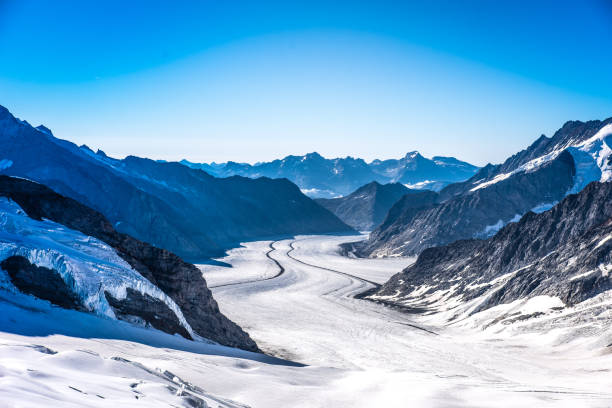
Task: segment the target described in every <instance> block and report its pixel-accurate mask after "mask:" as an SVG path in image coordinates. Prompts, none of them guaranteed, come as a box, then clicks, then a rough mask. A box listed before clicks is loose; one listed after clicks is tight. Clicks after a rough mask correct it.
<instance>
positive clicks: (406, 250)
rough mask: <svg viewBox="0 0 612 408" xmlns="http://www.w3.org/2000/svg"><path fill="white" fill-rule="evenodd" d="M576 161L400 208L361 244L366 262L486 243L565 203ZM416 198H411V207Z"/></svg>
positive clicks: (566, 158) (566, 157)
mask: <svg viewBox="0 0 612 408" xmlns="http://www.w3.org/2000/svg"><path fill="white" fill-rule="evenodd" d="M574 174H575V167H574V161H573V158H572V156H571V155H570V154H569V153H567V152H564V153H562V154H560V155H559V156H558V157H557V158H556V159H554V160H552V161H550V162H549V163H546V164H544V165H543V166H541V167H539V168H537V169H536V170H534V171H531V172H523V173H519V174H516V175H514V176H512V177H508V178H506V179H502V180H500V181H498V182H496V183H492V184H491V185H489V186H487V187H486V188H480V189H475V190H470V191H468V192H466V193H463V194H459V195H457V196H455V197H453V198H451V199H448V200H446V201H442V202H440V201H441V198H440V195H438V196H436V197H435V199H434V197H429V200H426V201H425V202H424V204H423V205H400V203H398V205H396V206H395V207H394V208H393V209H392V211H390V212H389V215H388V216H387V219H386V220H385V222H384V223H383V224H382V225H381V226H380V227H379V228H377V229H376V230H375V231H373V232H372V234H371V236H370V238H369V239H368V240H367V241H364V242H363V243H360V244H357V252H358V253H359V254H361V255H362V256H381V255H384V256H388V255H416V254H419V253H420V252H421V251H422V250H424V249H426V248H428V247H432V246H439V245H445V244H448V243H450V242H453V241H457V240H460V239H468V238H474V237H478V238H486V237H487V236H491V235H493V234H494V233H495V232H497V231H498V230H499V229H500V228H501V227H502V226H504V225H505V224H507V223H508V222H510V221H512V220H515V221H516V220H518V218H520V217H521V215H523V214H525V213H526V212H528V211H530V210H532V209H535V208H537V207H541V206H543V205H544V206H545V205H552V204H553V203H555V202H557V201H559V200H560V199H562V198H563V197H564V196H565V195H566V194H567V192H568V191H569V190H570V189H571V187H572V185H573V183H574ZM411 199H412V197H410V196H409V197H406V198H405V200H406V202H409V201H410V200H411Z"/></svg>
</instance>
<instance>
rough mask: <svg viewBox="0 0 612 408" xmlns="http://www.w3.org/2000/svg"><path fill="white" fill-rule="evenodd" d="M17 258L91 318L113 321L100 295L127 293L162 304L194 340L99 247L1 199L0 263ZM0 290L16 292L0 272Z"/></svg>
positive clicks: (148, 286) (155, 292) (146, 286)
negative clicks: (58, 284) (65, 291)
mask: <svg viewBox="0 0 612 408" xmlns="http://www.w3.org/2000/svg"><path fill="white" fill-rule="evenodd" d="M11 256H22V257H24V258H26V259H28V261H30V263H32V264H33V265H36V266H39V267H45V268H49V269H53V270H55V271H57V272H58V273H59V274H60V276H61V277H62V279H63V280H64V282H65V283H66V284H67V285H68V286H69V287H70V288H71V289H72V291H73V292H74V293H75V294H76V295H77V296H78V297H79V299H80V300H81V301H82V303H83V305H84V306H85V307H86V308H87V309H88V310H89V311H91V312H93V313H95V314H97V315H101V316H106V317H108V318H112V319H115V318H116V316H115V313H114V312H113V309H112V307H111V306H110V305H109V304H108V301H107V300H106V297H105V295H104V292H108V293H109V294H111V295H112V296H113V297H114V298H116V299H120V300H122V299H125V298H126V296H127V289H128V288H131V289H133V290H135V291H136V292H139V293H140V294H142V295H149V296H151V297H153V298H155V299H158V300H160V301H162V302H163V303H164V304H166V306H168V308H170V310H172V311H173V312H174V313H175V315H176V316H177V318H178V319H179V321H180V323H181V325H182V326H183V327H184V328H185V329H186V330H187V332H188V333H189V334H190V335H192V336H193V337H194V338H197V336H196V335H195V334H194V333H193V330H192V328H191V327H190V325H189V323H187V321H186V319H185V317H184V316H183V313H182V311H181V309H180V308H179V307H178V305H177V304H176V303H175V302H174V301H173V300H172V299H171V298H170V297H169V296H168V295H166V294H165V293H164V292H163V291H162V290H160V289H159V288H158V287H156V286H155V285H153V284H152V283H151V282H150V281H148V280H147V279H146V278H144V277H143V276H142V275H141V274H140V273H138V272H137V271H135V270H134V269H133V268H132V267H131V266H130V265H129V264H128V263H127V262H126V261H124V260H123V259H121V258H120V257H119V255H118V254H117V253H116V252H115V251H114V250H113V248H111V247H110V246H108V245H107V244H105V243H104V242H102V241H100V240H98V239H96V238H93V237H90V236H87V235H84V234H82V233H81V232H78V231H75V230H71V229H69V228H66V227H64V226H63V225H61V224H57V223H55V222H52V221H49V220H43V221H37V220H34V219H32V218H30V217H28V216H27V215H26V213H25V212H24V211H23V210H22V209H21V207H20V206H19V205H18V204H16V203H15V202H13V201H11V200H10V199H8V198H6V197H0V259H6V258H8V257H11ZM0 289H4V290H8V291H11V292H15V291H17V288H15V287H14V286H13V285H12V284H11V280H10V278H9V276H8V274H7V273H6V272H5V271H3V270H1V269H0Z"/></svg>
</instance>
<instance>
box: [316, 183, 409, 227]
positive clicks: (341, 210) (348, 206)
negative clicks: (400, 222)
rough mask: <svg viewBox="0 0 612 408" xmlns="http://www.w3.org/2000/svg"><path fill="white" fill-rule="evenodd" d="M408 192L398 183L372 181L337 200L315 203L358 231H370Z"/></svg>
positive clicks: (320, 200)
mask: <svg viewBox="0 0 612 408" xmlns="http://www.w3.org/2000/svg"><path fill="white" fill-rule="evenodd" d="M412 192H415V190H410V189H408V188H407V187H405V186H404V185H403V184H400V183H389V184H380V183H378V182H376V181H373V182H371V183H369V184H366V185H365V186H362V187H360V188H358V189H357V190H355V191H354V192H353V193H351V194H349V195H347V196H345V197H339V198H330V199H325V198H319V199H316V200H315V201H316V202H317V203H319V204H320V205H322V206H323V207H325V208H327V209H328V210H330V211H331V212H333V213H334V214H335V215H336V216H337V217H338V218H340V219H341V220H342V221H344V222H345V223H346V224H348V225H350V226H351V227H353V228H355V229H356V230H358V231H371V230H372V229H373V228H374V227H377V226H378V225H379V224H380V223H381V222H383V221H384V219H385V217H386V216H387V213H388V212H389V209H390V208H391V207H392V206H393V204H395V203H396V202H397V201H398V200H399V199H400V198H402V196H404V195H405V194H410V193H412Z"/></svg>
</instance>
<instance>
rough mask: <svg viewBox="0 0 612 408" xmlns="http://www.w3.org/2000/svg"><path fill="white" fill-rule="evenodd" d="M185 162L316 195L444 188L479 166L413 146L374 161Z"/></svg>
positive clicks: (220, 174) (312, 156)
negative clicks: (279, 181) (391, 187)
mask: <svg viewBox="0 0 612 408" xmlns="http://www.w3.org/2000/svg"><path fill="white" fill-rule="evenodd" d="M181 163H182V164H184V165H186V166H189V167H192V168H197V169H201V170H204V171H206V172H207V173H209V174H211V175H213V176H216V177H230V176H234V175H239V176H244V177H251V178H257V177H270V178H287V179H289V180H291V181H292V182H294V183H295V184H297V185H298V186H299V187H300V189H301V190H302V191H303V192H304V193H305V194H307V195H309V196H311V197H314V198H336V197H340V196H345V195H348V194H350V193H352V192H353V191H355V190H356V189H358V188H359V187H361V186H363V185H366V184H368V183H371V182H373V181H375V182H378V183H381V184H388V183H401V184H406V185H408V187H411V188H416V189H430V190H440V189H442V188H443V187H444V186H446V185H448V184H450V183H454V182H458V181H464V180H467V179H468V178H470V177H471V176H473V175H474V174H475V173H476V172H477V171H478V167H476V166H473V165H471V164H469V163H466V162H462V161H460V160H457V159H455V158H453V157H441V156H435V157H434V158H432V159H427V158H425V157H423V156H422V155H421V154H420V153H419V152H417V151H413V152H409V153H407V154H406V155H405V156H404V157H403V158H401V159H397V160H396V159H389V160H374V161H372V162H370V163H367V162H366V161H365V160H363V159H360V158H354V157H350V156H347V157H344V158H335V159H326V158H324V157H323V156H321V155H320V154H319V153H317V152H312V153H308V154H306V155H303V156H287V157H285V158H284V159H278V160H274V161H271V162H264V163H256V164H253V165H251V164H248V163H236V162H231V161H230V162H227V163H221V164H217V163H211V164H206V163H203V164H198V163H191V162H189V161H187V160H183V161H181Z"/></svg>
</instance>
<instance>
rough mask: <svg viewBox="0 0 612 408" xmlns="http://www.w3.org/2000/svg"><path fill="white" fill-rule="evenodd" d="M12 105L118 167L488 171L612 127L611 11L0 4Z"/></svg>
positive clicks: (558, 4) (602, 1)
mask: <svg viewBox="0 0 612 408" xmlns="http://www.w3.org/2000/svg"><path fill="white" fill-rule="evenodd" d="M0 104H2V105H4V106H6V107H7V108H9V109H10V110H11V111H12V112H13V113H14V114H15V115H16V116H18V117H20V118H22V119H26V120H28V121H29V122H30V123H32V124H34V125H38V124H40V123H43V124H45V125H46V126H47V127H49V128H51V129H52V130H53V132H54V133H55V135H56V136H58V137H61V138H64V139H69V140H72V141H74V142H75V143H78V144H82V143H85V144H87V145H89V146H90V147H92V148H93V149H97V148H101V149H103V150H105V151H106V152H107V153H108V154H110V155H113V156H117V157H123V156H125V155H128V154H134V155H139V156H145V157H151V158H156V159H168V160H177V159H181V158H187V159H189V160H191V161H207V162H208V161H226V160H235V161H248V162H255V161H263V160H270V159H273V158H278V157H283V156H285V155H287V154H304V153H307V152H311V151H318V152H319V153H321V154H322V155H324V156H328V157H336V156H347V155H351V156H358V157H363V158H365V159H374V158H391V157H400V156H403V155H404V154H405V153H406V152H407V151H411V150H419V151H421V152H422V153H423V154H424V155H426V156H432V155H453V156H456V157H458V158H460V159H464V160H468V161H471V162H473V163H475V164H480V165H482V164H485V163H487V162H500V161H502V160H503V159H504V158H506V157H507V156H508V155H510V154H512V153H514V152H516V151H518V150H520V149H522V148H524V147H525V146H527V145H528V144H529V143H531V142H532V141H533V140H535V139H536V138H537V137H538V136H539V135H540V134H542V133H544V134H547V135H549V136H550V135H552V133H553V132H554V131H555V130H556V129H558V128H559V127H560V126H561V125H562V124H563V123H564V122H565V121H567V120H571V119H579V120H588V119H604V118H606V117H609V116H612V2H611V1H610V0H585V1H564V0H557V1H521V0H518V1H517V0H514V1H423V2H387V1H372V2H365V1H350V2H348V1H347V2H344V1H321V2H319V1H316V0H310V1H303V2H291V1H279V2H265V1H253V2H240V1H199V2H195V1H194V2H189V1H180V2H179V1H176V2H175V1H163V2H161V1H160V2H155V1H109V0H105V1H61V0H58V1H51V0H49V1H43V0H40V1H30V0H14V1H11V0H0Z"/></svg>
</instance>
